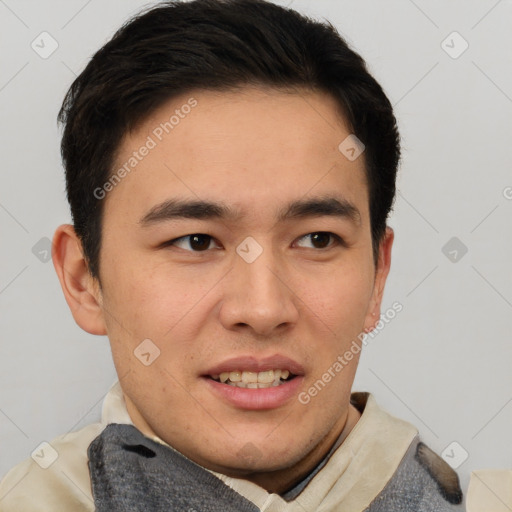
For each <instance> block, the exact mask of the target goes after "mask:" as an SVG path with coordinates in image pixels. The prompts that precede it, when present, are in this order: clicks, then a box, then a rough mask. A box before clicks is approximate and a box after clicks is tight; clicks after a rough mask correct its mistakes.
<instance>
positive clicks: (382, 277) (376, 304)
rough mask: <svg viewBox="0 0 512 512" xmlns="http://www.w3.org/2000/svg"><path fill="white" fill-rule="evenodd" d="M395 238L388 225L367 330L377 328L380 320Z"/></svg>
mask: <svg viewBox="0 0 512 512" xmlns="http://www.w3.org/2000/svg"><path fill="white" fill-rule="evenodd" d="M394 238H395V233H394V231H393V229H391V228H390V227H389V226H386V232H385V234H384V237H383V239H382V241H381V242H380V245H379V260H378V263H377V269H376V272H375V282H374V285H373V292H372V296H371V299H370V303H369V305H368V311H367V313H366V318H365V321H364V331H365V332H370V331H372V330H373V329H374V328H375V324H376V323H377V322H378V321H379V320H380V307H381V304H382V297H383V295H384V286H385V285H386V279H387V277H388V274H389V269H390V267H391V248H392V247H393V240H394Z"/></svg>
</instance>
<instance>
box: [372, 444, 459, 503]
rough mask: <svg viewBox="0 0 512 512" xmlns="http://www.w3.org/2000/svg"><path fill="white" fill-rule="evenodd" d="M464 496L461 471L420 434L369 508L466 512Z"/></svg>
mask: <svg viewBox="0 0 512 512" xmlns="http://www.w3.org/2000/svg"><path fill="white" fill-rule="evenodd" d="M462 498H463V496H462V490H461V487H460V481H459V477H458V475H457V473H456V472H455V471H454V470H453V469H452V468H451V467H450V466H449V465H448V463H447V462H446V461H444V460H443V459H442V458H441V457H440V456H439V455H437V454H436V453H435V452H434V451H433V450H431V449H430V448H429V447H428V446H427V445H426V444H425V443H423V442H422V441H421V440H420V439H419V437H418V436H417V437H416V438H415V439H414V440H413V442H412V443H411V445H410V447H409V449H408V450H407V452H406V454H405V456H404V458H403V459H402V461H401V463H400V465H399V466H398V468H397V470H396V472H395V474H394V475H393V477H392V478H391V480H390V481H389V482H388V484H387V485H386V487H385V488H384V490H383V491H382V492H381V493H380V494H379V496H377V498H376V499H375V500H374V501H373V502H372V504H371V505H370V507H369V508H368V509H367V510H368V512H379V511H384V510H414V511H415V512H431V511H432V512H434V511H435V512H441V511H442V512H445V511H446V512H448V511H459V510H460V511H462V510H463V505H462ZM404 507H405V508H404Z"/></svg>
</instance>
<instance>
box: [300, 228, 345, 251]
mask: <svg viewBox="0 0 512 512" xmlns="http://www.w3.org/2000/svg"><path fill="white" fill-rule="evenodd" d="M307 238H309V239H310V240H311V243H312V244H313V249H325V248H329V240H330V239H334V240H335V243H334V244H331V245H338V244H339V245H343V240H342V239H341V237H339V236H338V235H336V234H334V233H329V232H327V231H316V232H314V233H308V234H307V235H304V236H303V237H301V238H300V240H304V239H307Z"/></svg>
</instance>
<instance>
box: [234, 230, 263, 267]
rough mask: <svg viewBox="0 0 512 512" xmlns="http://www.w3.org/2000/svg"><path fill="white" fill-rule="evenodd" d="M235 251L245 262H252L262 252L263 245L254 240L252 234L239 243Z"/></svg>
mask: <svg viewBox="0 0 512 512" xmlns="http://www.w3.org/2000/svg"><path fill="white" fill-rule="evenodd" d="M236 252H237V253H238V255H239V256H241V257H242V258H243V259H244V260H245V261H246V262H247V263H253V262H254V261H256V259H257V258H258V257H259V256H260V254H261V253H262V252H263V247H261V245H260V244H259V243H258V242H256V240H255V239H254V238H253V237H252V236H248V237H247V238H246V239H245V240H244V241H243V242H242V243H241V244H239V245H238V247H237V248H236Z"/></svg>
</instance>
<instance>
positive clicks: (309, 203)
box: [139, 196, 361, 227]
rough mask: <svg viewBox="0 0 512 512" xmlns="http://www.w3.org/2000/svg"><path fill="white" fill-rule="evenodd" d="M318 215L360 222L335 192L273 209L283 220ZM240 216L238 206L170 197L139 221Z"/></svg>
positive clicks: (233, 218)
mask: <svg viewBox="0 0 512 512" xmlns="http://www.w3.org/2000/svg"><path fill="white" fill-rule="evenodd" d="M322 216H330V217H337V218H342V219H347V220H349V221H351V222H352V223H354V224H357V225H359V224H360V223H361V213H360V212H359V210H358V209H357V208H356V206H355V205H353V204H352V203H350V202H349V201H348V200H347V199H345V198H342V197H336V196H323V197H315V198H311V199H299V200H296V201H292V202H290V203H288V204H287V205H286V206H285V207H284V208H281V209H280V210H279V211H278V212H277V215H276V220H277V221H278V222H284V221H286V220H292V219H303V218H306V217H322ZM243 217H244V215H243V214H242V213H241V212H240V211H239V210H238V209H236V208H233V207H232V206H229V205H227V204H226V203H222V202H212V201H202V200H189V199H181V198H171V199H168V200H166V201H164V202H162V203H160V204H158V205H156V206H154V207H152V208H151V209H150V210H149V211H148V212H147V213H146V214H145V215H143V216H142V218H141V219H140V220H139V224H140V225H141V226H142V227H148V226H151V225H155V224H157V223H161V222H165V221H169V220H173V219H198V220H210V219H219V220H230V221H236V220H239V219H241V218H243Z"/></svg>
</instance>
